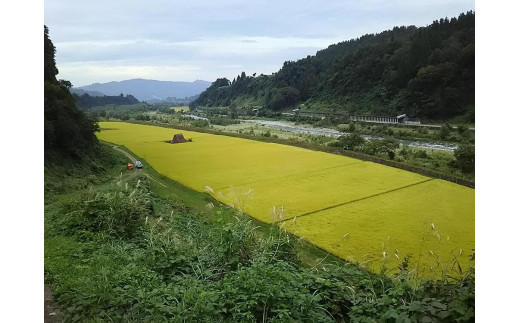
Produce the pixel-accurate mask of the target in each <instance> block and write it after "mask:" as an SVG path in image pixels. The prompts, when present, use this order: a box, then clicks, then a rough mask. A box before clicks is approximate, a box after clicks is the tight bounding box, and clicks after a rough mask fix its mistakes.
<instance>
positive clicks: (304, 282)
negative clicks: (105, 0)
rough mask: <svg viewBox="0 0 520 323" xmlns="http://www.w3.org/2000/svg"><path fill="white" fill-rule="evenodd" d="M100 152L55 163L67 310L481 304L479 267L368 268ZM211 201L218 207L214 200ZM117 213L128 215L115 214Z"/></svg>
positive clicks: (138, 315) (55, 273)
mask: <svg viewBox="0 0 520 323" xmlns="http://www.w3.org/2000/svg"><path fill="white" fill-rule="evenodd" d="M102 152H103V155H104V156H105V158H103V159H100V160H97V164H98V167H100V168H102V169H103V170H102V171H97V172H95V171H93V170H92V169H91V165H90V162H91V161H94V159H92V160H88V159H87V160H83V161H80V162H78V161H76V162H75V163H74V164H75V168H74V169H71V168H70V167H68V166H67V164H66V163H65V164H63V163H62V164H58V163H46V166H45V171H46V173H45V182H46V184H48V183H56V182H57V181H61V182H62V183H63V184H62V185H61V186H60V188H59V189H53V187H52V186H47V185H46V187H49V189H48V190H46V201H47V203H46V207H45V281H46V283H48V284H50V285H51V286H52V287H53V290H54V292H55V297H56V299H57V301H58V303H59V304H60V306H61V307H62V309H63V313H64V316H65V319H66V320H67V321H79V320H81V321H107V320H110V321H146V320H152V321H158V320H170V321H177V320H180V319H181V318H182V320H197V321H219V320H226V321H229V320H235V321H243V320H263V319H264V318H265V319H267V320H275V319H280V320H311V321H328V320H331V319H332V318H334V319H336V320H338V319H339V320H342V319H348V318H350V319H361V318H365V319H368V318H370V317H372V318H380V317H387V318H391V317H393V318H398V317H400V318H405V317H408V318H411V319H412V320H420V319H422V318H424V317H429V318H432V319H434V320H435V319H436V320H439V319H448V320H450V319H451V320H452V319H456V318H463V320H468V319H471V317H473V315H474V305H473V304H474V301H473V298H474V280H473V279H472V278H471V276H470V278H469V279H464V280H458V282H457V284H456V285H448V284H444V283H437V284H432V283H429V282H426V283H424V284H423V283H420V282H419V281H417V280H414V279H411V276H410V274H409V273H407V271H406V269H405V268H403V271H402V273H401V275H400V276H399V278H398V279H397V280H395V281H394V282H392V281H391V280H389V279H388V278H386V277H385V276H374V275H372V274H368V273H366V272H364V271H362V270H359V269H356V268H355V267H353V266H349V265H348V264H344V263H342V262H338V261H337V259H335V258H334V257H333V256H331V255H328V254H325V253H324V252H323V251H321V250H319V249H317V248H315V247H313V246H311V245H308V244H306V243H304V242H302V241H299V240H296V239H294V238H293V237H292V236H291V235H286V234H285V233H283V232H281V231H279V230H277V229H276V228H274V227H273V226H269V225H263V224H259V223H255V222H254V221H253V222H252V221H251V220H250V219H248V218H247V217H244V216H242V215H240V214H237V213H236V212H235V211H234V210H233V209H230V208H227V207H224V206H219V205H218V202H216V201H214V200H213V199H212V198H211V197H210V196H208V195H207V194H204V193H198V192H195V191H192V190H189V189H186V188H185V187H183V186H182V185H180V184H178V183H175V182H173V181H171V180H168V179H166V178H162V177H161V176H160V175H158V174H157V173H156V172H155V171H154V170H153V169H151V168H150V167H149V165H148V164H146V161H144V160H142V159H141V160H142V161H143V162H144V164H145V170H146V171H145V174H148V175H149V176H152V177H154V179H156V180H157V181H158V182H157V181H155V180H149V179H147V178H148V177H146V176H140V177H139V178H133V179H132V180H130V181H127V178H128V175H129V172H128V171H125V169H124V165H125V162H126V161H125V160H124V158H121V156H119V155H117V154H116V152H115V151H114V150H112V149H111V148H110V147H104V148H103V149H102ZM64 171H67V172H69V175H66V176H63V175H62V174H63V172H64ZM121 173H122V174H121ZM81 175H83V176H81ZM66 177H70V178H74V180H72V181H63V180H64V179H65V178H66ZM159 182H160V183H161V184H159ZM127 184H128V185H127ZM137 186H139V187H137ZM115 192H118V193H117V194H115ZM136 192H137V193H136ZM118 196H119V197H118ZM87 201H88V202H87ZM209 201H211V202H212V203H214V205H215V207H214V208H212V209H209V208H207V207H206V205H207V204H208V202H209ZM132 203H133V204H132ZM143 205H148V207H146V208H142V206H143ZM150 205H151V206H152V207H150ZM136 210H140V211H139V212H141V213H138V214H137V216H138V217H137V218H135V217H131V219H137V220H138V222H137V223H138V226H136V227H134V231H128V230H129V226H128V223H129V219H130V218H128V217H129V214H130V213H133V212H137V211H136ZM94 214H95V215H96V216H97V217H98V218H97V219H99V218H103V219H110V221H109V222H110V223H112V226H110V230H108V229H106V228H105V229H103V228H104V227H103V225H105V226H106V225H107V223H108V222H100V224H99V225H98V226H94V227H92V226H87V224H88V223H89V222H88V221H87V220H89V219H91V218H90V216H89V215H94ZM107 215H108V216H107ZM121 215H122V216H123V217H119V218H118V216H121ZM145 215H146V218H145ZM94 219H96V217H94ZM118 219H120V220H122V223H123V225H122V226H119V227H118V226H116V225H114V224H117V223H118V222H117V221H118ZM103 223H105V224H103ZM255 227H256V229H254V228H255ZM129 232H130V233H131V234H130V235H129V234H128V233H129ZM287 239H288V240H287ZM286 241H289V243H287V242H286ZM309 267H310V268H313V269H314V270H308V269H305V268H309ZM405 267H406V265H405ZM281 286H283V288H280V287H281ZM331 316H332V317H331Z"/></svg>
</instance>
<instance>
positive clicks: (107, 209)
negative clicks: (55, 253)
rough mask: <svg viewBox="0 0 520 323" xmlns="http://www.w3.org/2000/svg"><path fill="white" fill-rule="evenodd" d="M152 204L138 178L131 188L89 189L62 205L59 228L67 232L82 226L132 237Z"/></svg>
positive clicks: (84, 229)
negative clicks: (80, 196) (110, 191)
mask: <svg viewBox="0 0 520 323" xmlns="http://www.w3.org/2000/svg"><path fill="white" fill-rule="evenodd" d="M151 207H152V204H151V202H150V197H149V193H148V192H147V189H145V188H143V185H142V183H141V182H138V184H137V186H136V187H135V189H133V190H132V191H116V192H114V193H97V194H94V193H88V194H85V195H84V196H83V197H82V198H81V200H79V201H75V202H72V203H70V204H66V205H65V206H64V207H63V211H65V212H66V213H65V214H64V215H63V218H62V219H61V221H62V223H61V224H62V230H63V232H64V233H65V234H67V235H73V234H74V233H76V232H77V231H82V230H83V231H90V232H94V233H99V232H104V233H108V234H110V235H114V236H117V237H122V238H132V237H134V236H136V235H137V234H138V233H139V232H140V230H141V225H142V223H143V221H144V219H145V217H146V216H148V215H150V214H151V213H152V209H151Z"/></svg>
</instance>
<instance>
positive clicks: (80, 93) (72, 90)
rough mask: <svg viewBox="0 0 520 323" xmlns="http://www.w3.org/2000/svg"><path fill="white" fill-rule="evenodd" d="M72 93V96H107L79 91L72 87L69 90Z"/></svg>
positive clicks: (94, 92)
mask: <svg viewBox="0 0 520 323" xmlns="http://www.w3.org/2000/svg"><path fill="white" fill-rule="evenodd" d="M69 91H70V93H72V94H77V95H80V96H81V95H83V94H88V95H90V96H104V95H106V94H105V93H101V92H99V91H85V90H82V89H77V88H75V87H71V88H70V89H69Z"/></svg>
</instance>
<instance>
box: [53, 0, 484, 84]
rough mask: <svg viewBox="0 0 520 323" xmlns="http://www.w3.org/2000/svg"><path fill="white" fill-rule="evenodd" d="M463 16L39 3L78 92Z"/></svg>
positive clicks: (419, 1) (439, 6) (455, 9)
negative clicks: (97, 84) (93, 86)
mask: <svg viewBox="0 0 520 323" xmlns="http://www.w3.org/2000/svg"><path fill="white" fill-rule="evenodd" d="M468 10H475V3H474V1H468V0H394V1H393V0H386V1H385V0H343V1H341V0H328V1H327V0H321V1H315V0H308V1H307V0H305V1H304V0H300V1H295V0H287V1H284V0H277V1H271V0H266V1H255V0H249V1H247V0H246V1H238V0H231V1H227V0H224V1H218V0H216V1H210V0H205V1H201V0H191V1H190V0H186V1H167V0H149V1H143V0H140V1H136V0H124V1H121V0H102V1H101V0H90V1H71V0H46V1H45V18H44V21H45V24H46V25H47V26H48V27H49V29H50V37H51V39H52V41H53V42H54V45H55V46H56V48H57V53H56V62H57V65H58V69H59V71H60V74H59V76H58V77H59V78H62V79H67V80H70V81H71V82H72V84H73V85H74V86H82V85H87V84H90V83H94V82H108V81H120V80H125V79H131V78H146V79H156V80H165V81H194V80H197V79H201V80H207V81H214V80H215V79H216V78H217V77H228V78H230V79H232V78H233V77H235V76H236V75H238V74H240V73H241V72H242V71H245V72H246V73H247V74H248V75H251V74H253V73H257V74H261V73H264V74H271V73H273V72H276V71H278V69H280V67H281V66H282V64H283V62H284V61H286V60H296V59H299V58H303V57H306V56H307V55H314V54H315V53H316V51H317V50H319V49H322V48H326V47H327V46H328V45H331V44H334V43H337V42H339V41H343V40H348V39H351V38H356V37H359V36H362V35H364V34H367V33H375V32H380V31H383V30H386V29H391V28H392V27H394V26H402V25H416V26H425V25H428V24H430V23H431V22H432V21H433V20H436V19H440V18H441V17H454V16H458V15H459V14H460V13H461V12H466V11H468Z"/></svg>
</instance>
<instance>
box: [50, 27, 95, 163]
mask: <svg viewBox="0 0 520 323" xmlns="http://www.w3.org/2000/svg"><path fill="white" fill-rule="evenodd" d="M55 53H56V48H55V47H54V45H53V43H52V41H51V39H50V38H49V30H48V28H47V27H46V26H44V86H45V89H44V100H45V103H44V145H45V156H46V158H47V156H48V155H49V154H50V155H53V156H55V155H56V154H58V155H60V156H62V157H74V158H79V157H81V156H82V155H83V154H84V153H85V152H87V151H89V150H90V149H91V148H92V147H93V146H94V145H95V144H96V143H97V138H96V136H95V135H94V131H96V130H97V125H96V124H95V123H94V122H93V121H92V120H90V119H89V118H87V117H86V116H85V114H83V112H81V111H79V110H78V108H77V107H76V103H75V101H74V97H73V96H72V95H71V94H70V92H69V88H70V87H71V84H70V82H69V81H65V80H58V79H56V75H58V69H57V68H56V61H55V59H54V55H55Z"/></svg>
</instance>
